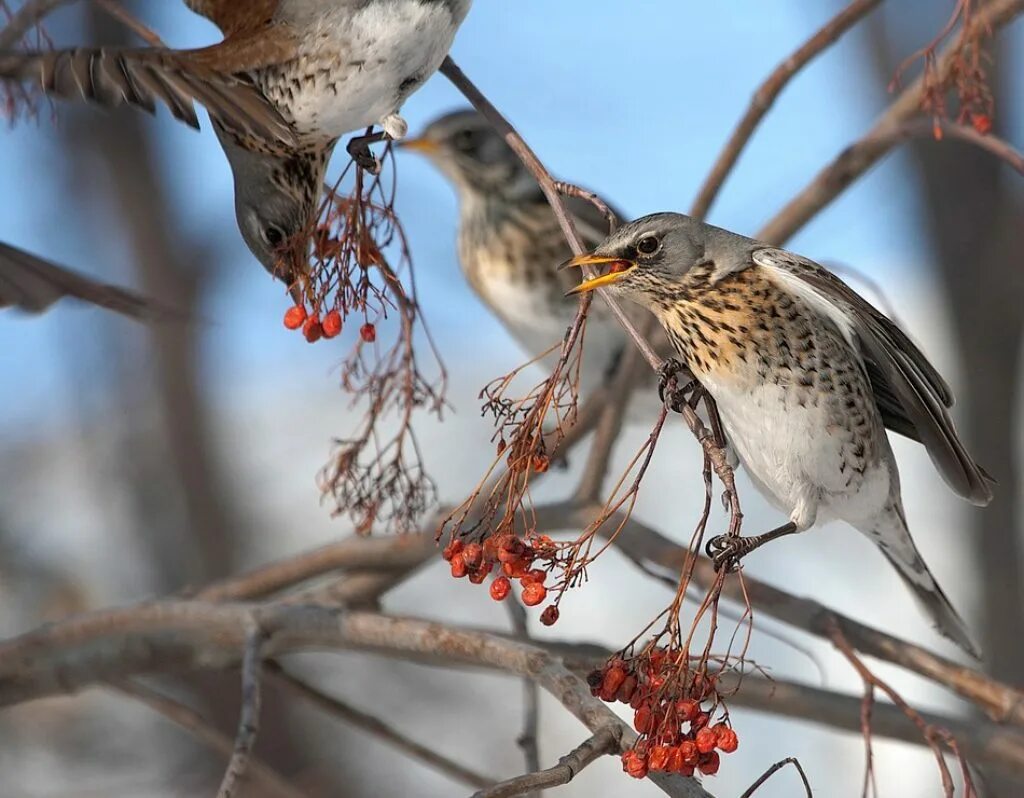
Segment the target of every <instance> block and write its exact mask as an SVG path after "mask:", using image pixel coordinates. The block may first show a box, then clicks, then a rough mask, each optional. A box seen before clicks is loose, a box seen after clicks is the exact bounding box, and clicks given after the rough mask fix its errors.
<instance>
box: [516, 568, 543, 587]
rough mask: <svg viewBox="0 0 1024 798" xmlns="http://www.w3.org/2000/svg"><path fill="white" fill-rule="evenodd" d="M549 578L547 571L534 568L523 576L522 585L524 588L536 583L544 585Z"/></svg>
mask: <svg viewBox="0 0 1024 798" xmlns="http://www.w3.org/2000/svg"><path fill="white" fill-rule="evenodd" d="M547 578H548V572H547V571H544V570H541V569H540V568H533V569H531V570H529V571H527V572H526V573H525V574H523V576H522V583H523V585H524V586H526V585H528V584H530V583H531V582H535V583H536V584H538V585H543V584H544V580H545V579H547Z"/></svg>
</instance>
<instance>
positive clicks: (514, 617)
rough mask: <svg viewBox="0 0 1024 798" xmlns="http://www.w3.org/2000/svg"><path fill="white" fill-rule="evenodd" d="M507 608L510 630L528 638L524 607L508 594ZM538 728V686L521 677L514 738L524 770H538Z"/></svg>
mask: <svg viewBox="0 0 1024 798" xmlns="http://www.w3.org/2000/svg"><path fill="white" fill-rule="evenodd" d="M504 603H505V606H506V607H507V608H508V615H509V620H511V622H512V630H513V632H515V635H516V637H519V638H521V639H523V640H530V625H529V619H528V618H527V616H526V608H525V607H524V606H523V605H522V604H520V603H519V600H518V599H517V598H516V597H515V596H509V598H508V600H507V601H505V602H504ZM539 730H540V688H539V687H537V683H536V682H535V681H533V679H528V678H524V679H523V732H522V734H520V735H519V737H518V738H517V739H516V744H517V745H518V746H519V747H520V748H521V749H522V750H523V758H524V759H525V760H526V770H527V772H529V773H534V772H536V771H538V770H540V745H539V742H538V738H539V736H540V735H539ZM531 798H537V794H536V793H531Z"/></svg>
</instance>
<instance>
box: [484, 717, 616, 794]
mask: <svg viewBox="0 0 1024 798" xmlns="http://www.w3.org/2000/svg"><path fill="white" fill-rule="evenodd" d="M620 732H621V727H620V726H606V727H604V728H602V729H598V731H596V732H595V733H594V734H593V736H591V737H588V738H587V739H586V740H584V741H583V742H582V743H580V745H578V746H577V747H576V748H574V749H573V750H572V751H570V752H569V753H568V754H566V755H565V756H563V757H562V758H561V759H559V760H558V764H557V765H555V766H554V767H552V768H548V769H547V770H540V771H537V772H534V773H527V774H526V775H525V776H517V777H516V778H514V779H508V780H507V781H503V782H501V783H500V784H495V785H494V786H493V787H489V788H487V789H484V790H480V791H479V792H477V793H475V794H474V795H473V798H513V797H514V796H517V795H527V794H539V791H540V790H544V789H547V788H549V787H558V786H561V785H562V784H568V783H569V782H570V781H572V780H573V778H575V776H576V774H577V773H579V772H580V771H581V770H583V768H585V767H586V766H587V765H589V764H590V763H591V762H593V761H594V760H596V759H598V758H599V757H602V756H604V755H605V754H610V753H614V752H616V751H618V750H619V733H620Z"/></svg>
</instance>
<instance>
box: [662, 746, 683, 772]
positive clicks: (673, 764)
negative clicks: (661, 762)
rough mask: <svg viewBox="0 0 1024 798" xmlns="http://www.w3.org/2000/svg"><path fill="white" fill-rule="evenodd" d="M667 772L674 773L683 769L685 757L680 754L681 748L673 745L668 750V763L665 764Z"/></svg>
mask: <svg viewBox="0 0 1024 798" xmlns="http://www.w3.org/2000/svg"><path fill="white" fill-rule="evenodd" d="M665 764H666V767H665V770H667V771H669V772H672V771H676V770H679V768H681V767H683V755H682V754H681V753H680V752H679V746H677V745H673V746H672V747H671V748H670V749H668V761H667V762H666V763H665Z"/></svg>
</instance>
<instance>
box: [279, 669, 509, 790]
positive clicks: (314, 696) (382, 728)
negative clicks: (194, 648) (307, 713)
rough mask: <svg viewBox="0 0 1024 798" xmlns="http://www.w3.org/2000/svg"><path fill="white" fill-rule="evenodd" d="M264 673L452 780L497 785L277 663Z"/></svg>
mask: <svg viewBox="0 0 1024 798" xmlns="http://www.w3.org/2000/svg"><path fill="white" fill-rule="evenodd" d="M263 670H264V672H265V673H266V674H267V675H268V676H270V677H271V679H273V680H275V681H277V682H278V683H279V684H281V685H282V686H283V687H285V688H286V689H288V690H290V691H291V692H292V693H294V694H295V695H297V696H299V697H300V698H302V699H303V700H305V701H308V702H310V703H311V704H312V705H313V706H315V707H316V708H317V709H320V710H322V711H323V712H325V713H327V714H328V715H331V716H333V717H335V718H338V719H340V720H342V721H344V722H345V723H348V724H350V725H352V726H355V727H356V728H358V729H361V730H363V731H365V732H367V733H369V734H372V735H373V736H374V737H376V738H377V739H379V740H382V741H384V742H385V743H387V744H388V745H391V746H393V747H395V748H396V749H398V750H399V751H401V752H402V753H403V754H405V755H406V756H409V757H411V758H413V759H416V760H418V761H420V762H422V763H423V764H425V765H427V766H429V767H432V768H434V769H435V770H437V771H438V772H439V773H443V774H444V775H445V776H448V778H450V779H452V780H453V781H456V782H459V783H461V784H465V785H467V786H468V787H473V788H474V789H477V788H484V787H488V786H490V785H492V784H494V780H493V779H489V778H487V777H486V776H482V775H480V774H479V773H476V772H474V771H472V770H470V769H469V768H466V767H463V766H462V765H460V764H458V763H457V762H453V761H452V760H450V759H448V758H447V757H445V756H442V755H441V754H438V753H437V752H435V751H434V750H432V749H430V748H428V747H427V746H425V745H421V744H420V743H417V742H416V741H415V740H412V739H410V738H409V737H406V736H405V735H404V734H402V732H400V731H398V730H397V729H395V728H393V727H392V726H389V725H388V724H387V723H385V722H384V721H382V720H380V718H377V717H374V716H373V715H370V714H369V713H367V712H363V711H362V710H359V709H356V708H355V707H353V706H351V705H350V704H347V703H345V702H344V701H342V700H340V699H338V698H335V697H334V696H330V695H327V694H326V693H324V692H322V691H320V690H318V689H317V688H315V687H313V686H312V685H310V684H308V683H306V682H304V681H302V680H301V679H299V678H298V677H296V676H293V675H292V674H291V673H289V672H288V671H286V670H285V669H284V668H282V667H281V665H280V664H279V663H277V662H276V661H273V660H271V661H269V662H265V663H263Z"/></svg>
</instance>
